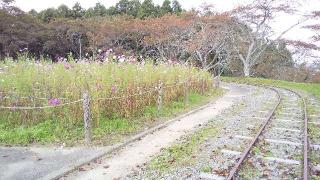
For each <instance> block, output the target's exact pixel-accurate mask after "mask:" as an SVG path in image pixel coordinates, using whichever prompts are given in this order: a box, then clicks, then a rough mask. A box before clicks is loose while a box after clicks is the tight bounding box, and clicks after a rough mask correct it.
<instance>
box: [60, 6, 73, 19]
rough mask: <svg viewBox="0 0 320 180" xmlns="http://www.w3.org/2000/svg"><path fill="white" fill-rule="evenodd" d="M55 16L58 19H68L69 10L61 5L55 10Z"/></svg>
mask: <svg viewBox="0 0 320 180" xmlns="http://www.w3.org/2000/svg"><path fill="white" fill-rule="evenodd" d="M57 16H58V17H60V18H69V17H70V16H71V10H70V9H69V8H68V6H66V5H64V4H62V5H60V6H59V7H58V9H57Z"/></svg>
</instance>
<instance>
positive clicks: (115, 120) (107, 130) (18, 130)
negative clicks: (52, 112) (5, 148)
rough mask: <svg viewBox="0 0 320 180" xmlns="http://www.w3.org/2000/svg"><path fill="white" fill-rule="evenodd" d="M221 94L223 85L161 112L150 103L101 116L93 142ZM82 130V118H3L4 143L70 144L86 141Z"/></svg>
mask: <svg viewBox="0 0 320 180" xmlns="http://www.w3.org/2000/svg"><path fill="white" fill-rule="evenodd" d="M222 94H223V90H222V89H216V90H213V91H211V92H208V93H207V94H205V95H200V94H197V93H190V96H189V102H190V104H189V106H188V107H186V106H185V105H184V98H183V97H181V98H179V99H177V100H176V101H172V102H171V103H168V104H165V105H164V106H163V109H162V110H161V111H160V112H158V111H157V107H156V106H149V107H146V108H145V110H144V113H143V115H142V116H140V117H136V118H119V117H112V118H100V119H99V120H98V123H97V124H96V125H95V127H94V128H93V132H92V133H93V141H94V142H93V143H94V144H97V145H106V144H112V143H114V142H117V141H119V140H121V139H123V138H125V137H127V136H128V135H131V134H133V133H137V132H139V131H142V130H144V129H145V128H147V127H150V126H153V125H155V124H157V123H161V122H163V121H165V120H167V119H169V118H172V117H173V116H176V115H177V114H179V113H184V112H186V111H189V110H190V109H193V108H195V107H198V106H200V105H203V104H205V103H207V102H208V101H209V100H212V99H214V98H217V97H218V96H221V95H222ZM83 134H84V133H83V124H82V123H79V122H75V123H70V122H69V123H66V122H65V121H64V120H61V119H54V118H53V119H49V120H46V121H44V122H41V123H38V124H36V125H33V126H20V127H14V126H12V125H11V124H10V123H8V122H7V121H4V120H1V118H0V144H1V145H31V144H37V145H41V144H46V145H48V144H61V143H66V144H67V145H70V146H71V145H74V144H81V143H83V139H84V135H83Z"/></svg>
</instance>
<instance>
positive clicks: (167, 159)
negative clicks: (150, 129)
mask: <svg viewBox="0 0 320 180" xmlns="http://www.w3.org/2000/svg"><path fill="white" fill-rule="evenodd" d="M220 129H221V125H220V124H218V123H216V122H211V123H210V124H208V125H207V126H206V127H205V128H203V129H201V130H199V131H197V132H196V133H194V134H193V135H191V136H188V137H187V138H186V139H185V140H184V141H183V142H182V143H179V144H175V145H173V146H171V147H169V148H167V149H165V150H164V151H163V152H162V153H161V155H159V156H157V157H155V158H154V159H152V160H151V161H150V163H149V164H148V166H149V167H148V168H149V169H150V170H156V171H159V172H162V173H163V172H167V171H168V170H170V169H171V168H173V167H180V166H183V165H187V164H191V163H192V162H193V160H195V159H193V157H195V155H196V153H197V151H198V149H199V146H200V145H201V144H203V143H204V141H205V140H206V139H207V138H210V137H214V136H216V135H217V134H218V132H219V130H220Z"/></svg>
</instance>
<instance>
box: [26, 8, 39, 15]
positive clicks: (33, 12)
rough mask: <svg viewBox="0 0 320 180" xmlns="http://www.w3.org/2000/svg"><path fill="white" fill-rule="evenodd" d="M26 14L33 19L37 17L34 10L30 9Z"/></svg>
mask: <svg viewBox="0 0 320 180" xmlns="http://www.w3.org/2000/svg"><path fill="white" fill-rule="evenodd" d="M28 14H30V15H31V16H33V17H37V16H38V12H37V11H36V10H34V9H31V10H30V11H29V12H28Z"/></svg>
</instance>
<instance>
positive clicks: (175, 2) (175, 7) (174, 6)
mask: <svg viewBox="0 0 320 180" xmlns="http://www.w3.org/2000/svg"><path fill="white" fill-rule="evenodd" d="M172 9H173V12H174V13H175V14H180V13H181V12H182V7H181V4H180V3H179V1H178V0H173V1H172Z"/></svg>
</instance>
